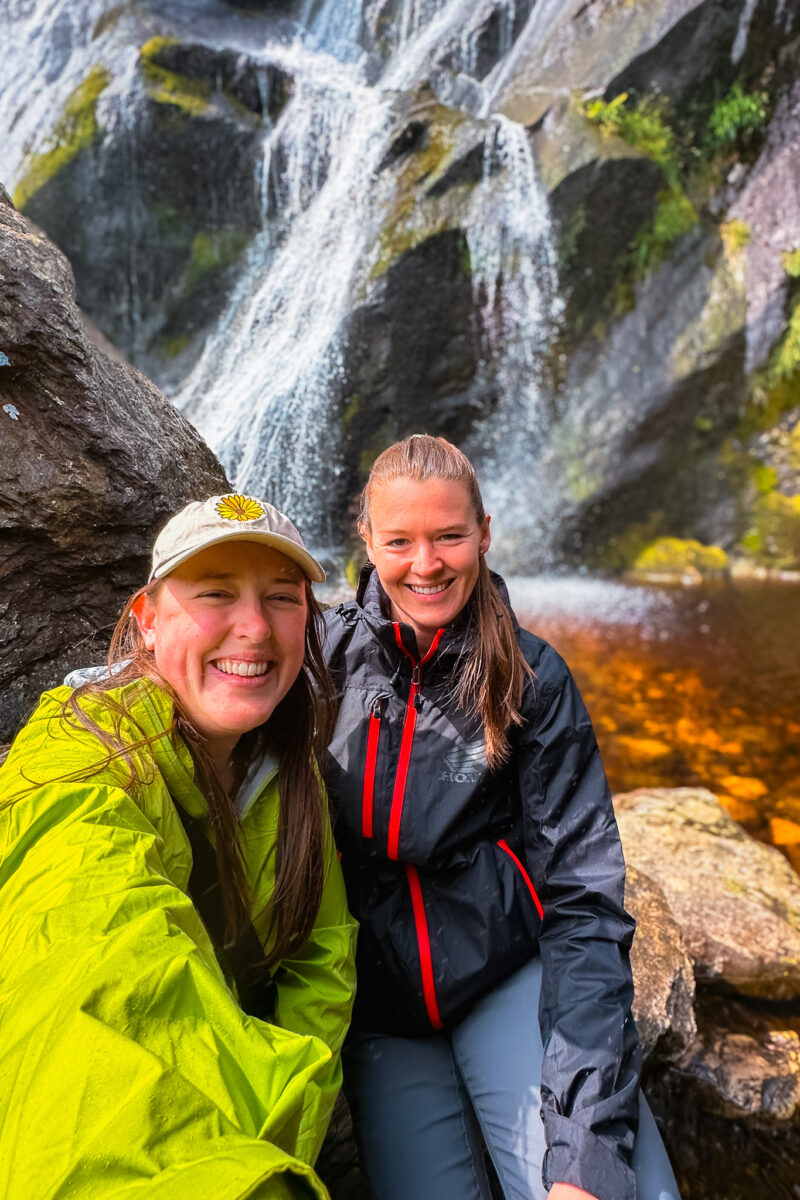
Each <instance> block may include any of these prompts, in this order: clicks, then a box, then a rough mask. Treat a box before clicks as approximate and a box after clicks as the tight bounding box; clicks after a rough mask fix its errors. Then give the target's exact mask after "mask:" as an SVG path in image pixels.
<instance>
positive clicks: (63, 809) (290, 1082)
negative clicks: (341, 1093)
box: [0, 496, 356, 1200]
mask: <svg viewBox="0 0 800 1200" xmlns="http://www.w3.org/2000/svg"><path fill="white" fill-rule="evenodd" d="M320 578H324V575H323V573H322V570H321V568H320V567H319V564H318V563H316V562H315V560H314V559H313V558H311V556H310V555H309V554H308V553H307V551H306V550H305V548H304V547H303V544H302V541H301V540H300V536H299V534H298V533H297V531H296V530H295V528H294V526H293V525H291V523H290V522H289V521H288V519H287V518H285V517H283V515H282V514H280V513H278V512H277V511H276V510H274V509H272V508H271V507H270V506H269V505H266V504H262V503H261V502H259V501H257V500H254V499H252V498H250V497H241V496H231V497H212V498H211V499H210V500H208V501H205V502H204V503H202V504H194V505H189V506H188V507H187V509H185V510H184V511H183V512H182V513H180V514H179V515H178V516H177V517H175V518H173V519H172V521H171V522H169V524H168V525H167V527H166V528H165V530H163V531H162V534H161V535H160V536H159V539H158V541H157V542H156V547H155V550H154V563H153V574H152V575H151V580H150V582H149V583H148V585H147V586H146V587H145V588H143V589H142V590H141V591H140V592H138V593H137V594H136V595H135V596H134V597H133V598H132V601H131V603H130V604H129V606H128V607H127V609H126V613H125V614H124V617H123V622H122V623H121V626H120V627H118V630H119V629H120V628H123V629H124V631H125V632H124V634H123V635H121V637H117V638H116V639H115V641H116V643H118V644H119V646H120V650H119V657H128V658H131V659H132V661H131V662H130V663H129V664H128V665H127V666H125V667H124V668H123V669H122V671H121V672H120V673H119V674H118V675H117V676H116V677H115V678H113V679H106V680H105V681H103V682H100V683H89V684H86V685H84V686H82V687H80V688H78V689H77V691H75V692H73V691H71V690H70V689H68V688H58V689H55V690H54V691H52V692H50V693H47V694H45V695H44V696H43V697H42V700H41V703H40V705H39V707H38V709H37V710H36V712H35V713H34V715H33V717H32V718H31V720H30V721H29V722H28V724H27V725H26V726H25V727H24V729H23V730H22V732H21V733H20V734H19V736H18V737H17V739H16V741H15V743H14V745H13V747H12V749H11V752H10V754H9V757H8V760H7V762H6V764H5V766H4V767H3V769H2V771H0V805H2V811H0V1114H1V1115H2V1134H0V1195H2V1196H3V1197H4V1198H5V1200H38V1198H39V1197H41V1198H42V1200H44V1197H48V1200H50V1198H52V1200H55V1198H56V1197H58V1198H59V1200H61V1198H64V1200H66V1198H67V1197H79V1198H82V1197H86V1198H87V1200H88V1198H89V1197H95V1198H97V1200H102V1198H106V1197H107V1198H108V1200H111V1197H113V1198H114V1200H134V1198H138V1197H140V1196H141V1197H145V1196H146V1197H147V1200H156V1198H157V1197H164V1200H184V1198H185V1200H223V1198H224V1200H239V1198H244V1197H248V1198H250V1197H252V1198H261V1197H265V1198H269V1200H295V1198H297V1200H299V1198H301V1197H325V1196H327V1192H326V1190H325V1188H324V1187H323V1185H322V1184H321V1183H320V1181H319V1179H318V1178H317V1176H316V1175H315V1174H314V1171H313V1169H312V1167H313V1163H314V1160H315V1158H316V1155H317V1153H318V1151H319V1148H320V1145H321V1142H322V1139H323V1137H324V1134H325V1130H326V1127H327V1124H328V1120H329V1117H330V1112H331V1109H332V1106H333V1102H334V1100H335V1097H336V1093H337V1091H338V1088H339V1083H340V1067H339V1050H340V1046H341V1042H342V1040H343V1037H344V1034H345V1031H346V1027H347V1023H348V1020H349V1017H350V1009H351V1003H352V996H353V989H354V970H353V949H354V942H355V929H356V926H355V923H354V922H353V920H352V919H351V918H350V916H349V914H348V912H347V908H346V903H345V897H344V889H343V886H342V880H341V873H340V870H339V865H338V860H337V857H336V853H335V850H334V847H333V842H332V838H331V835H330V829H329V825H328V820H327V813H326V812H325V811H324V792H323V790H322V787H321V785H320V783H319V776H318V773H317V771H316V767H315V763H314V760H313V753H314V751H315V750H316V751H319V750H320V749H321V739H322V738H324V737H325V736H326V732H327V722H326V719H325V714H324V711H323V709H322V707H321V703H320V701H321V696H322V695H323V694H324V691H325V676H324V669H323V668H321V657H320V647H319V642H318V639H317V633H316V630H317V619H318V615H319V610H318V608H317V606H316V604H315V602H314V600H313V598H312V596H311V588H310V583H309V580H311V579H316V580H319V579H320ZM321 672H322V673H321ZM279 789H280V794H279ZM212 846H213V847H215V849H211V847H212ZM203 847H205V850H206V851H208V854H206V855H205V857H206V858H208V856H209V855H210V872H211V876H213V878H210V877H209V875H208V874H206V875H205V876H202V875H201V873H200V871H199V867H200V865H201V863H200V860H201V859H203V858H204V850H203ZM204 870H205V871H208V870H209V863H208V861H206V863H205V866H204ZM276 873H277V880H276ZM253 946H256V947H257V950H256V953H255V954H254V953H253ZM262 950H263V954H262V953H261V951H262ZM248 955H249V957H248ZM255 959H258V960H259V961H254V960H255ZM243 963H245V964H246V967H247V969H246V970H243V969H242V964H243ZM265 964H266V966H265ZM267 968H268V969H267ZM259 972H260V974H259ZM237 983H238V985H239V992H238V994H237V991H236V988H237ZM245 990H246V992H247V998H246V999H245V995H244V993H245ZM254 1014H257V1015H254ZM260 1017H264V1018H265V1019H259V1018H260Z"/></svg>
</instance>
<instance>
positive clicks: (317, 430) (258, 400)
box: [175, 0, 556, 546]
mask: <svg viewBox="0 0 800 1200" xmlns="http://www.w3.org/2000/svg"><path fill="white" fill-rule="evenodd" d="M335 7H336V6H335V5H334V4H332V3H330V2H329V3H328V4H325V5H323V7H322V8H321V9H320V10H319V11H318V12H317V13H316V15H315V16H314V18H313V20H312V23H311V29H310V33H309V36H307V37H306V38H304V39H303V40H302V41H299V40H298V41H297V42H296V43H295V44H294V45H292V46H290V47H288V48H280V49H279V48H277V47H272V46H271V47H267V48H265V52H264V53H265V56H267V55H268V56H269V61H270V62H273V63H276V64H277V65H278V66H280V67H281V68H282V69H284V70H286V71H288V72H289V73H290V74H291V75H292V76H293V78H294V80H295V90H294V95H293V98H292V100H291V102H290V104H289V105H288V106H287V109H286V110H285V112H284V114H283V115H282V117H281V120H280V121H279V122H278V124H277V125H276V126H275V128H274V129H272V130H270V131H269V133H268V134H267V136H266V139H265V154H264V162H265V164H270V163H272V162H274V161H275V160H276V158H277V159H280V161H281V162H282V163H283V169H282V177H283V182H282V188H283V205H284V206H283V210H282V213H281V217H280V223H281V227H282V230H283V238H282V241H281V242H280V244H279V245H277V246H276V245H275V242H274V238H272V236H271V234H270V232H269V230H267V231H266V232H265V234H264V237H263V238H262V239H257V240H256V242H255V243H254V244H253V246H252V247H251V252H250V255H249V260H248V269H247V271H246V273H245V274H244V275H243V277H242V278H241V281H240V284H239V286H238V288H237V289H236V292H235V294H234V295H233V297H232V299H231V302H230V305H229V309H228V313H227V315H226V317H225V318H224V319H223V320H222V322H221V323H220V326H219V329H218V331H217V332H215V334H214V335H212V336H211V337H210V338H209V339H208V341H207V343H206V346H205V350H204V352H203V354H202V356H201V358H200V360H199V361H198V363H197V364H196V366H195V368H194V369H193V371H192V372H191V374H190V376H189V377H188V379H187V380H186V381H185V383H184V385H183V386H182V387H181V389H180V392H179V393H178V394H177V395H176V396H175V400H176V403H178V405H179V406H180V407H181V408H183V409H184V411H185V412H186V413H187V415H188V416H190V418H191V419H192V420H193V422H194V423H195V424H196V425H197V426H198V428H199V429H200V431H201V432H202V433H203V434H204V436H205V437H206V439H207V440H208V441H209V443H210V445H211V446H212V448H213V449H214V450H215V451H216V453H217V454H218V455H219V456H220V458H221V460H222V461H223V463H224V464H225V466H226V468H227V469H228V471H229V472H230V474H231V476H232V478H234V479H235V481H236V484H237V486H240V487H242V488H243V489H246V490H252V491H255V492H259V493H262V494H265V495H267V496H269V497H271V498H272V499H274V500H275V501H276V502H278V503H280V504H283V505H284V506H285V507H286V508H287V509H288V510H289V511H291V512H292V513H293V514H295V515H296V516H297V518H298V521H299V522H300V523H301V525H302V526H303V528H304V531H305V532H306V533H307V534H308V535H309V536H310V537H311V538H312V540H313V541H314V542H315V543H316V544H317V545H318V546H320V545H323V546H324V545H325V544H326V543H327V544H330V541H331V538H332V536H333V535H332V524H331V522H330V520H329V518H328V513H329V512H330V511H331V507H332V504H333V503H334V496H335V495H336V478H337V475H338V473H339V471H340V469H341V447H340V433H339V430H340V422H339V419H338V407H337V406H338V401H339V398H340V396H341V391H342V385H343V382H344V381H343V377H342V375H343V367H344V360H343V346H342V343H341V334H342V328H343V325H344V322H345V319H346V317H347V315H348V312H349V311H350V310H351V307H352V303H353V298H354V295H356V294H357V293H358V291H359V289H363V288H364V286H365V284H366V281H367V280H368V278H369V272H370V268H371V266H373V265H374V259H375V254H376V246H377V245H378V241H379V233H380V229H381V226H382V223H383V222H384V220H385V218H386V206H387V203H388V202H389V200H390V197H388V196H387V195H385V192H386V189H385V187H384V186H383V185H382V182H381V179H380V177H379V174H378V168H379V165H380V163H381V160H382V159H383V157H384V155H385V153H386V150H387V147H388V146H389V144H390V143H391V141H392V139H393V138H394V137H395V136H396V134H397V127H396V122H397V117H396V111H395V101H396V96H397V94H398V93H400V92H408V91H409V90H411V89H413V88H414V87H416V86H418V85H419V84H421V83H422V82H424V81H425V80H426V79H427V78H428V76H429V74H430V72H431V70H432V68H433V67H434V65H435V62H436V61H437V60H438V59H440V58H441V57H442V56H443V55H444V54H445V53H447V54H448V55H449V61H450V63H451V64H455V68H456V70H458V69H468V67H469V64H470V62H471V61H473V60H474V57H475V37H476V36H477V33H478V31H479V30H480V28H481V26H482V23H483V22H484V21H485V20H486V18H487V14H490V13H491V12H492V10H493V9H495V8H499V9H500V10H501V11H502V15H503V19H504V21H505V23H506V24H505V28H506V30H507V31H508V29H509V28H510V25H509V22H511V21H513V15H514V9H513V5H509V4H508V3H506V4H501V5H495V4H493V3H491V2H487V3H484V4H475V2H474V0H448V2H447V3H445V4H442V3H441V0H439V2H438V3H437V2H436V0H406V2H405V4H404V6H403V8H402V11H401V12H400V13H399V14H398V17H397V19H396V23H395V30H396V31H397V33H398V35H399V36H398V37H397V45H396V47H395V49H394V51H393V52H392V53H391V55H390V56H389V58H388V60H387V61H386V63H385V66H384V68H383V70H382V73H381V74H380V76H379V78H378V80H377V82H375V83H372V84H370V83H368V82H367V78H366V73H365V71H364V56H363V55H360V56H359V54H358V47H357V45H356V44H354V43H350V42H348V41H347V39H346V38H345V37H344V36H343V28H346V29H349V31H350V34H349V36H353V34H354V32H355V30H356V28H357V23H356V21H355V20H354V19H353V13H352V12H351V11H350V7H348V13H349V16H348V20H347V22H344V25H343V24H342V23H339V24H337V23H336V22H335V21H334V20H333V19H332V13H333V10H334V8H335ZM505 36H506V37H507V38H508V39H509V40H510V35H509V34H508V32H507V33H506V35H505ZM451 71H452V67H451ZM453 73H455V72H453ZM487 107H488V105H487ZM486 121H487V136H486V139H485V152H484V153H485V160H486V169H485V172H484V180H483V182H482V183H481V184H479V186H477V187H476V188H475V189H474V193H473V196H472V198H471V201H470V206H469V208H470V214H469V221H468V225H467V239H468V244H469V250H470V257H471V266H472V274H473V284H474V290H475V297H476V304H477V307H478V309H479V311H480V323H481V325H482V327H483V331H484V342H485V350H486V352H487V355H488V357H489V358H490V359H491V360H492V362H493V366H494V369H495V372H496V380H497V387H498V390H499V393H500V399H501V403H500V405H499V408H498V411H497V412H496V413H495V414H493V416H492V418H491V419H490V420H486V421H483V422H482V423H481V426H480V429H479V431H478V436H476V438H475V439H474V442H475V449H476V450H478V449H479V450H480V451H481V453H482V457H484V458H486V457H488V459H489V461H490V463H491V464H492V466H493V467H494V466H495V465H496V466H497V471H496V472H493V473H496V474H497V477H498V478H501V477H502V478H503V479H508V477H509V471H510V470H511V474H512V475H514V474H515V471H514V469H513V467H511V468H510V464H509V460H508V455H509V449H508V447H509V445H510V444H512V442H513V444H514V446H515V451H514V452H515V453H518V454H519V453H521V454H523V455H524V454H525V453H526V451H530V448H531V445H532V443H533V441H535V440H536V439H538V437H539V430H538V428H537V412H538V408H539V405H538V395H537V389H536V356H537V353H539V352H540V351H541V349H542V347H543V345H544V344H545V342H546V339H547V336H548V329H549V326H550V322H551V319H552V312H553V304H554V297H555V295H556V288H555V261H554V254H553V252H552V248H551V242H552V239H551V237H550V228H549V221H548V214H547V205H546V201H545V199H544V195H543V190H542V188H541V185H540V183H539V181H538V178H537V175H536V171H535V167H534V164H533V160H532V156H531V152H530V148H529V146H528V142H527V137H526V134H525V131H524V129H522V128H521V127H518V126H515V125H514V124H513V123H512V122H510V121H508V120H506V119H504V118H501V117H489V116H487V117H486ZM265 169H266V168H265ZM320 184H321V186H320ZM501 464H502V465H501ZM519 474H520V475H521V477H524V475H525V466H524V465H522V466H521V467H520V471H519ZM492 491H495V492H496V496H495V498H494V502H495V503H496V504H497V505H499V506H501V507H503V508H512V507H515V511H514V513H513V522H512V523H513V525H514V526H518V525H520V524H522V525H526V524H529V523H530V520H529V511H530V505H529V504H526V505H523V506H520V504H519V490H518V489H517V491H516V492H515V491H514V489H513V488H503V489H500V488H495V489H493V488H492V487H491V486H490V488H489V493H490V495H491V493H492Z"/></svg>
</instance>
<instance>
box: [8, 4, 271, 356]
mask: <svg viewBox="0 0 800 1200" xmlns="http://www.w3.org/2000/svg"><path fill="white" fill-rule="evenodd" d="M147 32H148V30H147V27H146V26H145V27H143V28H142V31H141V34H140V37H141V38H142V44H141V46H139V47H137V48H136V51H135V53H136V60H135V61H136V65H135V70H134V71H133V72H132V80H125V82H124V83H123V82H122V81H121V80H118V79H117V80H115V79H114V78H112V76H111V73H110V72H106V80H105V81H103V80H101V84H102V86H101V88H100V91H99V93H98V95H97V97H96V101H95V104H94V108H93V110H92V114H91V118H92V121H93V126H94V127H93V132H92V134H91V136H90V137H85V138H84V144H83V145H81V146H80V148H79V149H78V150H77V151H76V152H75V153H74V154H73V155H72V157H70V158H69V160H68V161H66V162H65V163H64V164H63V165H62V166H60V167H59V169H53V172H52V174H50V176H49V178H46V179H45V181H44V182H43V183H41V186H35V185H36V184H37V183H38V182H39V181H38V180H35V179H34V180H33V182H31V181H30V180H26V177H25V176H23V179H22V183H21V185H20V187H19V188H18V192H19V202H20V204H21V205H23V204H24V211H25V212H26V214H27V215H28V216H30V217H31V218H32V219H33V220H34V221H36V222H37V224H39V225H41V226H42V228H44V229H46V230H47V232H48V234H49V236H51V237H52V238H53V240H54V241H55V242H56V243H57V245H58V246H59V247H60V248H61V249H62V250H63V251H64V252H65V253H66V254H67V256H68V257H69V259H70V262H71V263H72V266H73V269H74V271H75V275H76V278H77V281H78V300H79V302H80V304H81V306H82V308H83V309H84V310H85V311H86V312H87V313H88V314H89V316H90V317H91V318H92V320H93V321H94V322H95V323H96V324H97V325H98V327H99V328H100V329H101V330H102V332H103V333H104V334H105V335H106V336H107V337H108V338H109V339H110V340H111V341H112V342H113V343H114V344H115V345H116V346H118V347H119V348H120V349H121V350H123V351H124V352H125V353H126V354H129V355H131V356H132V357H133V358H134V359H135V360H136V362H137V363H138V365H140V366H141V367H142V368H143V369H145V370H146V371H147V372H148V373H149V374H157V375H160V377H162V378H164V379H166V378H169V376H170V375H171V374H173V373H174V370H175V368H176V367H177V368H178V370H180V371H185V370H186V368H187V366H188V363H189V361H191V357H192V354H191V352H190V353H188V354H187V353H186V351H187V348H190V347H191V345H192V343H194V344H195V346H196V345H197V339H198V334H199V333H200V332H201V331H202V330H204V329H205V328H207V327H208V325H209V324H210V323H211V322H213V320H214V319H215V318H216V317H218V316H219V314H220V311H221V309H222V307H223V305H224V303H225V300H226V298H227V296H228V294H229V291H230V288H231V286H232V284H233V282H234V281H235V278H236V272H237V266H238V264H239V262H240V259H241V257H242V254H243V252H244V250H245V248H246V246H247V244H248V243H249V241H250V240H251V238H252V237H253V235H254V234H255V233H256V232H257V231H258V230H259V229H261V228H262V226H263V223H264V221H265V220H266V218H267V216H268V215H269V214H270V213H274V212H275V210H276V207H277V204H278V201H277V200H276V196H275V180H276V179H277V178H278V176H279V174H280V171H279V164H275V173H274V176H273V177H272V179H270V177H268V176H267V177H264V178H262V176H261V175H260V174H259V163H260V162H261V155H260V146H261V137H262V131H263V127H264V125H265V123H266V124H269V123H270V122H272V121H273V120H275V119H276V118H277V117H278V115H279V114H280V112H281V110H282V108H283V107H284V105H285V104H286V102H287V100H288V98H289V95H290V91H291V81H290V79H289V78H288V76H287V75H285V73H283V72H281V71H280V70H278V69H277V68H275V67H267V66H256V64H254V63H253V62H252V61H251V60H249V59H248V57H247V55H246V54H240V53H236V52H234V51H233V50H227V49H221V50H216V49H214V48H211V47H209V46H206V45H202V44H192V43H182V42H179V41H178V40H177V39H174V38H172V37H170V36H161V35H156V36H155V37H149V38H147ZM145 39H146V40H145ZM77 103H78V102H77V101H76V100H72V101H68V102H67V106H66V107H67V109H69V107H70V104H72V106H73V107H76V106H77ZM87 119H88V117H87ZM63 138H64V124H63V119H62V123H61V124H60V125H57V127H56V141H57V142H58V141H59V139H61V140H63ZM47 170H49V168H45V172H46V171H47ZM31 187H35V190H33V191H32V193H31V194H30V195H27V192H28V191H29V190H30V188H31ZM15 194H16V193H15ZM87 211H90V212H91V214H92V216H91V221H87V219H86V214H87ZM176 359H177V360H178V362H177V363H175V362H174V360H176Z"/></svg>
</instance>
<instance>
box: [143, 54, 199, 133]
mask: <svg viewBox="0 0 800 1200" xmlns="http://www.w3.org/2000/svg"><path fill="white" fill-rule="evenodd" d="M179 44H180V43H179V42H178V40H177V38H168V37H153V38H150V40H149V41H148V42H145V43H144V45H143V46H142V47H141V48H140V50H139V65H140V66H141V69H142V74H143V75H144V79H145V84H146V86H147V92H148V95H149V96H150V97H151V99H153V100H155V101H156V102H157V103H158V104H171V105H174V106H175V107H176V108H179V109H181V111H182V112H185V113H188V115H189V116H193V117H196V116H202V114H203V113H204V112H206V111H207V109H208V107H209V104H210V100H211V87H210V85H209V84H208V83H207V82H206V81H205V80H204V79H190V78H189V76H188V75H178V74H177V73H176V72H175V71H169V70H168V69H167V68H166V67H164V66H162V65H161V63H160V62H159V56H160V55H161V53H162V52H163V51H164V50H165V49H167V48H168V47H171V46H177V45H179Z"/></svg>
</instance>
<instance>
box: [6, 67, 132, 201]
mask: <svg viewBox="0 0 800 1200" xmlns="http://www.w3.org/2000/svg"><path fill="white" fill-rule="evenodd" d="M110 80H111V76H110V74H109V73H108V71H107V70H106V69H105V67H101V66H94V67H92V69H91V71H90V72H89V74H88V75H87V76H86V78H85V79H84V80H83V82H82V83H80V84H78V86H77V87H76V88H75V90H74V91H73V92H71V93H70V95H69V97H68V99H67V102H66V104H65V105H64V110H63V113H62V115H61V117H60V118H59V120H58V122H57V124H56V126H55V128H54V129H53V132H52V134H51V137H50V145H49V147H48V148H47V149H46V150H43V151H41V152H40V153H39V154H35V155H34V156H33V158H32V159H31V160H30V162H29V164H28V166H27V168H26V170H25V172H24V174H23V176H22V178H21V179H20V181H19V183H18V184H17V186H16V188H15V189H14V194H13V196H12V199H13V201H14V204H15V205H16V207H17V208H19V209H24V208H25V206H26V205H27V203H28V201H29V200H30V199H31V197H32V196H34V195H35V194H36V193H37V192H38V191H39V189H40V188H42V187H44V185H45V184H46V183H47V182H48V181H49V180H50V179H52V178H53V177H54V176H55V175H57V174H58V173H59V171H62V170H63V169H64V167H66V166H67V164H68V163H70V162H72V160H73V159H74V158H75V157H76V155H78V154H80V152H81V151H82V150H85V149H87V148H88V147H89V146H91V144H92V142H93V141H94V140H95V138H96V137H97V135H98V133H99V132H100V126H99V125H98V123H97V116H96V109H97V100H98V97H99V96H100V94H101V92H102V91H103V90H104V89H105V88H106V87H108V84H109V82H110Z"/></svg>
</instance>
